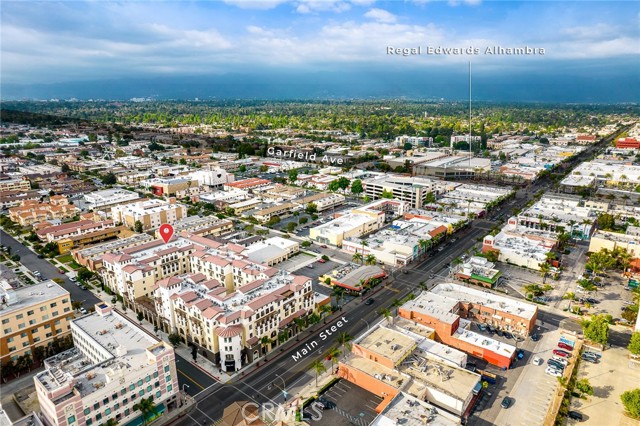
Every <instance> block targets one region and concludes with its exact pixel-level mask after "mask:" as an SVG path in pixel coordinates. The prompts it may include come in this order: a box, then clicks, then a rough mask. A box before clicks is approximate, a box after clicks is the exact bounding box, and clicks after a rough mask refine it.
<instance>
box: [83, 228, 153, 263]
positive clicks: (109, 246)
mask: <svg viewBox="0 0 640 426" xmlns="http://www.w3.org/2000/svg"><path fill="white" fill-rule="evenodd" d="M153 240H154V238H153V237H152V236H151V235H148V234H134V235H132V236H130V237H126V238H122V239H119V240H115V241H108V242H105V243H102V244H98V245H95V246H92V247H87V248H83V249H77V250H72V251H71V256H73V260H75V261H76V262H77V263H78V264H79V265H81V266H83V267H85V268H87V269H89V270H90V271H92V272H97V271H98V270H99V269H100V268H102V259H103V256H104V255H105V254H107V253H112V252H118V251H121V250H125V249H127V248H131V247H136V246H140V245H143V244H145V243H148V242H150V241H153Z"/></svg>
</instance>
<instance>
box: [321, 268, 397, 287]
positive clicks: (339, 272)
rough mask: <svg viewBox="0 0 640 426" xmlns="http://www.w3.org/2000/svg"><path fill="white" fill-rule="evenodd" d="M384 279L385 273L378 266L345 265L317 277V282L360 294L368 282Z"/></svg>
mask: <svg viewBox="0 0 640 426" xmlns="http://www.w3.org/2000/svg"><path fill="white" fill-rule="evenodd" d="M386 277H387V273H386V272H385V271H384V269H382V268H380V267H379V266H376V265H358V264H357V263H346V264H344V265H341V266H339V267H338V268H336V269H333V270H331V271H329V272H327V273H326V274H325V275H323V276H321V277H319V278H318V280H319V281H320V282H323V283H326V284H329V285H331V286H338V287H342V288H344V289H345V290H348V291H352V292H361V291H363V290H364V289H365V288H366V287H367V284H368V283H369V282H370V281H372V280H382V279H384V278H386ZM327 281H328V282H327Z"/></svg>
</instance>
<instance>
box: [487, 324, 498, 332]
mask: <svg viewBox="0 0 640 426" xmlns="http://www.w3.org/2000/svg"><path fill="white" fill-rule="evenodd" d="M487 328H488V329H489V331H490V332H491V333H495V332H496V328H495V327H494V326H492V325H488V326H487Z"/></svg>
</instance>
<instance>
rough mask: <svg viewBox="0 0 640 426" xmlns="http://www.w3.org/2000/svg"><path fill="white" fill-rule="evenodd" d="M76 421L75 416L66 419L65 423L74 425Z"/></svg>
mask: <svg viewBox="0 0 640 426" xmlns="http://www.w3.org/2000/svg"><path fill="white" fill-rule="evenodd" d="M75 421H76V416H69V417H67V423H74V422H75Z"/></svg>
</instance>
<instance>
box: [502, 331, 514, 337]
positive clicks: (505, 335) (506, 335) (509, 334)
mask: <svg viewBox="0 0 640 426" xmlns="http://www.w3.org/2000/svg"><path fill="white" fill-rule="evenodd" d="M504 337H506V338H507V339H513V334H511V333H509V332H508V331H505V332H504Z"/></svg>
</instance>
